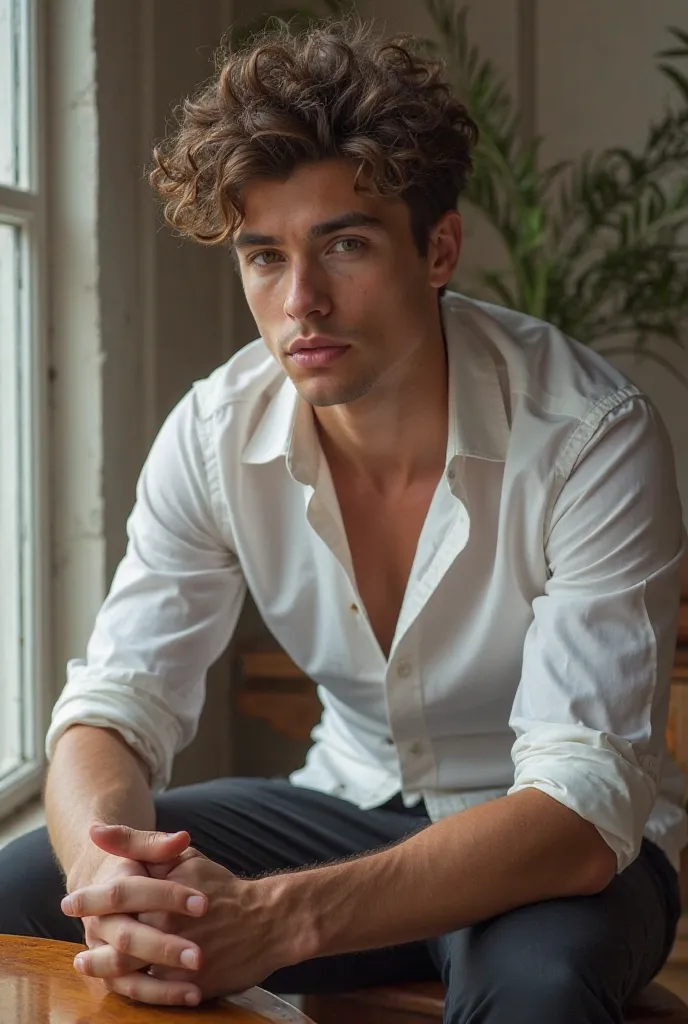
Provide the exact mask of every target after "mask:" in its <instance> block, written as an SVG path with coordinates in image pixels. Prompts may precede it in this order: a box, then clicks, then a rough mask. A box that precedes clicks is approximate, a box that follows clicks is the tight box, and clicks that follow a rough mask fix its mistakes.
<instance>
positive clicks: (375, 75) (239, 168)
mask: <svg viewBox="0 0 688 1024" xmlns="http://www.w3.org/2000/svg"><path fill="white" fill-rule="evenodd" d="M477 138H478V129H477V127H476V125H475V123H474V122H473V121H472V120H471V118H470V116H469V114H468V111H467V110H466V108H465V107H464V106H463V105H462V104H461V103H460V102H459V101H458V100H457V99H456V98H455V97H454V96H452V93H451V89H450V87H449V84H448V82H447V80H446V76H445V69H444V65H443V64H442V62H441V61H439V60H435V59H429V58H428V57H425V56H423V55H422V53H421V52H420V50H419V47H418V42H417V40H414V39H413V37H408V36H397V37H394V38H392V39H381V38H380V37H379V36H378V35H377V34H376V33H374V31H373V29H372V28H371V27H370V26H367V25H365V24H364V23H363V22H361V21H360V20H358V19H348V20H342V21H331V22H328V23H326V24H324V25H321V26H319V27H318V26H312V27H311V28H309V29H307V30H304V31H301V32H293V31H292V30H291V29H290V27H289V26H288V25H286V24H284V23H280V24H279V27H278V29H277V31H275V30H274V29H273V30H266V31H265V32H263V33H261V34H260V35H257V36H254V37H253V38H252V39H251V41H250V42H249V43H247V44H245V45H244V46H243V47H242V48H240V49H239V50H237V51H236V52H234V53H231V52H230V53H228V54H227V53H223V54H221V55H220V56H219V59H218V60H217V73H216V75H215V77H214V78H213V79H212V80H211V81H210V82H209V83H208V84H206V85H205V86H204V87H203V88H202V89H201V91H200V92H199V93H198V94H197V95H196V96H195V97H193V98H191V99H186V100H185V101H184V102H183V104H182V106H181V109H180V112H179V118H178V123H177V125H176V127H175V129H174V131H173V132H172V133H171V134H170V135H169V136H168V138H167V139H165V140H164V141H163V142H162V144H161V145H159V146H157V147H156V148H155V149H154V160H155V166H154V168H153V170H152V172H151V174H150V182H151V184H152V185H153V187H154V188H155V189H156V190H157V192H158V193H159V195H160V196H161V197H162V199H163V200H164V213H165V219H166V221H167V223H168V224H170V225H171V226H172V227H174V228H176V229H177V230H178V231H180V232H181V233H183V234H185V235H189V236H190V237H192V238H194V239H195V240H196V241H198V242H202V243H204V244H206V245H216V244H219V243H222V242H226V241H229V242H230V243H231V240H232V237H233V235H234V233H235V231H236V230H237V228H238V227H239V226H240V224H241V222H242V220H243V211H242V199H241V195H242V189H243V188H244V186H246V185H247V184H248V183H249V182H251V181H253V180H255V179H258V178H263V179H264V178H270V179H277V180H279V179H285V178H286V177H288V176H289V174H291V172H292V171H293V170H294V169H295V168H296V167H297V166H299V165H300V164H303V163H311V162H313V161H317V160H326V159H333V158H339V159H348V160H351V161H353V162H355V163H356V164H357V168H358V169H357V176H356V187H357V188H358V189H360V190H364V185H363V183H365V191H367V192H372V193H373V194H378V195H384V196H399V197H401V198H402V199H403V200H404V201H405V202H406V203H407V204H408V206H409V208H410V210H411V226H412V230H413V237H414V240H415V243H416V246H417V247H418V250H419V252H420V253H421V255H423V256H424V255H425V254H426V252H427V244H428V234H429V231H430V229H431V228H432V226H433V225H434V224H435V223H436V222H437V220H438V219H439V217H440V216H441V215H442V214H443V213H445V212H446V211H447V210H451V209H454V208H455V207H456V204H457V201H458V198H459V195H460V193H461V192H462V190H463V189H464V188H465V185H466V181H467V178H468V174H469V172H470V169H471V148H472V146H473V145H474V144H475V142H476V141H477Z"/></svg>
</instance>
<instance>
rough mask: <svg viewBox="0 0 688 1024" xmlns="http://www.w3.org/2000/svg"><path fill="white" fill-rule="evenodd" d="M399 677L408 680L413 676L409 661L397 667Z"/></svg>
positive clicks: (400, 663)
mask: <svg viewBox="0 0 688 1024" xmlns="http://www.w3.org/2000/svg"><path fill="white" fill-rule="evenodd" d="M397 675H398V676H401V678H402V679H408V677H409V676H410V675H411V663H410V662H408V661H400V662H399V664H398V666H397Z"/></svg>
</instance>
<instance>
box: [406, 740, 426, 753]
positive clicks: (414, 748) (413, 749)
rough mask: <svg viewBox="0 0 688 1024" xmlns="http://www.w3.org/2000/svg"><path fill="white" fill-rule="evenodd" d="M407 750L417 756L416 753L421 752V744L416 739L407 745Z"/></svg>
mask: <svg viewBox="0 0 688 1024" xmlns="http://www.w3.org/2000/svg"><path fill="white" fill-rule="evenodd" d="M409 751H410V753H412V754H413V755H414V756H418V754H422V753H423V744H422V743H419V742H418V740H416V742H415V743H412V744H411V746H410V747H409Z"/></svg>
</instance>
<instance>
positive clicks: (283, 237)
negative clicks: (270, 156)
mask: <svg viewBox="0 0 688 1024" xmlns="http://www.w3.org/2000/svg"><path fill="white" fill-rule="evenodd" d="M354 179H355V168H354V167H353V166H352V164H351V163H350V162H348V161H344V160H328V161H321V162H318V163H312V164H306V165H303V166H301V167H299V168H297V170H295V171H294V173H293V174H292V175H291V176H290V177H289V178H287V179H286V180H282V181H276V180H265V181H255V182H252V183H251V184H249V185H248V186H246V188H245V189H244V193H243V200H244V211H245V218H244V222H243V223H242V225H241V227H240V228H239V230H238V231H237V233H236V235H235V239H234V242H235V245H236V249H237V254H238V258H239V264H240V268H241V277H242V281H243V286H244V291H245V293H246V299H247V301H248V304H249V307H250V309H251V312H252V313H253V316H254V318H255V321H256V324H257V325H258V329H259V331H260V333H261V336H262V338H263V340H264V342H265V344H266V345H267V346H268V348H269V350H270V352H271V353H272V354H273V356H274V357H275V359H277V361H278V362H279V363H280V365H281V366H282V367H283V368H284V370H285V372H286V373H287V374H288V376H289V377H290V378H291V379H292V381H293V382H294V385H295V386H296V388H297V389H298V391H299V392H300V394H301V395H302V396H303V397H304V398H305V399H306V400H307V401H308V402H310V403H311V404H312V405H316V406H317V405H323V406H324V405H340V404H343V403H348V402H354V401H355V400H356V399H359V398H361V397H362V396H363V395H365V394H367V393H368V392H369V391H371V390H372V389H373V388H377V387H378V386H380V385H383V386H388V387H394V385H395V383H397V382H398V381H399V380H401V379H403V378H404V376H405V374H407V373H408V372H410V368H411V367H414V366H415V365H416V364H418V361H419V359H420V358H421V350H422V346H423V344H424V342H425V341H426V340H427V338H428V336H429V335H430V334H432V332H434V331H436V330H437V323H438V313H437V288H438V287H441V285H443V284H445V283H446V281H447V280H449V277H450V276H451V271H452V270H453V265H452V266H451V268H450V269H449V270H446V271H445V270H443V269H441V268H440V269H439V271H438V266H437V263H438V259H437V254H438V251H440V250H441V249H442V245H443V243H442V241H441V239H440V243H439V250H438V246H437V244H436V243H435V241H433V240H432V238H431V246H430V250H429V255H428V257H427V258H422V257H421V256H420V254H419V252H418V249H417V248H416V245H415V242H414V239H413V235H412V232H411V218H410V211H409V209H408V206H407V205H406V203H404V202H403V201H402V200H400V199H388V198H382V197H379V196H367V195H362V194H361V193H359V192H356V191H355V189H354ZM447 216H449V217H450V218H451V217H453V218H455V220H454V221H453V222H452V223H453V227H454V229H456V220H457V219H458V215H456V214H449V215H447ZM456 230H458V229H456ZM450 234H451V232H450ZM434 235H435V232H433V237H434ZM456 255H458V250H457V252H456ZM439 262H444V263H446V262H447V260H446V259H444V261H442V260H440V261H439ZM449 262H451V259H450V260H449ZM453 262H454V263H455V262H456V260H455V259H454V261H453ZM438 274H439V276H438Z"/></svg>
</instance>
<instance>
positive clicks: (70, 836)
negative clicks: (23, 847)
mask: <svg viewBox="0 0 688 1024" xmlns="http://www.w3.org/2000/svg"><path fill="white" fill-rule="evenodd" d="M45 811H46V820H47V826H48V832H49V834H50V839H51V842H52V844H53V847H54V849H55V853H56V854H57V858H58V860H59V861H60V864H61V865H62V868H63V870H64V872H65V875H66V876H67V879H68V882H71V883H72V884H70V888H73V886H74V885H78V884H80V878H73V879H72V878H70V875H71V874H72V873H73V872H74V871H75V870H76V871H77V872H78V873H79V874H80V873H81V870H80V866H81V868H83V869H84V872H85V873H86V874H87V873H88V872H87V868H88V865H89V854H90V855H91V860H94V861H95V860H96V859H97V858H101V859H102V857H103V856H104V855H103V854H102V853H101V852H100V851H98V850H97V849H96V847H95V846H93V844H92V843H91V842H90V840H89V837H88V829H89V826H90V825H92V824H95V823H101V824H122V825H129V826H131V827H132V828H137V829H141V830H149V829H153V828H154V827H155V809H154V806H153V799H152V796H151V793H150V789H149V786H148V780H147V772H146V769H145V767H144V765H143V762H142V761H141V760H140V759H139V758H138V757H137V755H136V754H135V753H134V752H133V751H132V750H131V749H130V748H129V747H128V746H127V745H126V743H125V742H124V741H123V740H122V738H121V737H120V736H119V735H118V734H117V733H115V732H112V731H111V730H108V729H100V728H94V727H93V726H87V725H75V726H73V727H72V728H71V729H68V730H67V732H66V733H65V734H64V735H63V736H62V737H61V739H60V741H59V742H58V744H57V747H56V749H55V753H54V756H53V759H52V763H51V765H50V770H49V772H48V778H47V782H46V787H45Z"/></svg>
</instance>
